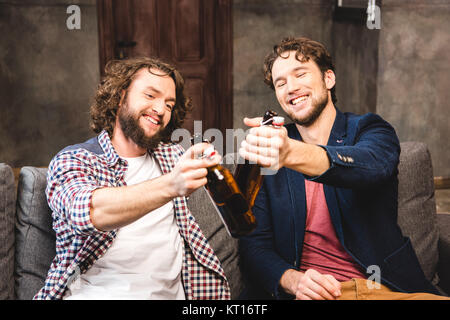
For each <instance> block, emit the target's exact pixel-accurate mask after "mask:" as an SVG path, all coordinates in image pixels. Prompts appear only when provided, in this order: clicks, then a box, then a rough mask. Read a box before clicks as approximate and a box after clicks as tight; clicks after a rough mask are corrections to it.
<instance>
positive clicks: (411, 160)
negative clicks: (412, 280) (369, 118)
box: [398, 142, 439, 284]
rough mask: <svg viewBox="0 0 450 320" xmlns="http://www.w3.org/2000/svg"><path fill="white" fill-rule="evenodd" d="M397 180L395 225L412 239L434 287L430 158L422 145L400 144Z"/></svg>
mask: <svg viewBox="0 0 450 320" xmlns="http://www.w3.org/2000/svg"><path fill="white" fill-rule="evenodd" d="M398 178H399V186H398V224H399V226H400V228H401V229H402V231H403V234H404V235H405V236H408V237H409V238H410V239H411V242H412V245H413V247H414V250H415V251H416V254H417V258H418V259H419V262H420V264H421V266H422V269H423V271H424V273H425V276H426V277H427V279H428V280H430V281H432V283H433V284H437V282H438V281H439V279H438V277H437V273H436V271H437V263H438V259H439V253H438V241H439V231H438V227H437V215H436V203H435V200H434V179H433V168H432V164H431V156H430V153H429V151H428V148H427V146H426V145H425V144H424V143H419V142H403V143H401V153H400V164H399V175H398Z"/></svg>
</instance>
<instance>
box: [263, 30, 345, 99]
mask: <svg viewBox="0 0 450 320" xmlns="http://www.w3.org/2000/svg"><path fill="white" fill-rule="evenodd" d="M287 51H296V54H295V58H296V59H297V60H298V61H300V62H307V61H309V59H312V60H313V61H314V62H315V63H316V64H317V66H318V67H319V69H320V71H321V72H322V73H325V72H326V71H327V70H332V71H333V72H334V73H336V72H335V70H334V65H333V60H332V58H331V55H330V53H329V52H328V51H327V49H326V48H325V46H324V45H323V44H321V43H320V42H317V41H314V40H311V39H308V38H305V37H300V38H293V37H287V38H284V39H283V40H281V43H280V44H277V45H275V46H274V47H273V50H272V52H270V53H269V54H268V55H267V56H266V58H265V60H264V82H265V83H266V84H267V85H268V86H269V87H270V88H272V89H273V90H275V87H274V85H273V79H272V67H273V64H274V62H275V60H276V59H277V58H278V57H282V54H283V53H284V52H287ZM282 58H286V57H284V56H283V57H282ZM331 100H332V101H333V103H334V104H336V102H337V98H336V86H334V87H333V88H332V89H331Z"/></svg>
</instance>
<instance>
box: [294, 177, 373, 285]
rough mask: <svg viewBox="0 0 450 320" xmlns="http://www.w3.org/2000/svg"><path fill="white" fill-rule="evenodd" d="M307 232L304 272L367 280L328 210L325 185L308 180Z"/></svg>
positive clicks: (302, 265)
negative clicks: (342, 243)
mask: <svg viewBox="0 0 450 320" xmlns="http://www.w3.org/2000/svg"><path fill="white" fill-rule="evenodd" d="M305 190H306V208H307V210H306V231H305V238H304V242H303V253H302V261H301V264H300V270H301V271H302V272H305V271H306V270H307V269H315V270H316V271H318V272H320V273H322V274H331V275H332V276H334V277H335V278H336V280H338V281H347V280H350V279H352V278H360V279H361V278H362V279H365V278H366V276H365V275H364V273H363V272H362V270H361V267H360V266H359V265H358V264H357V263H356V262H355V261H354V260H353V258H352V257H351V256H350V255H349V254H348V253H347V252H346V251H345V250H344V248H343V247H342V245H341V243H340V242H339V240H338V238H337V236H336V232H335V230H334V227H333V224H332V222H331V218H330V213H329V211H328V206H327V202H326V200H325V194H324V192H323V184H321V183H317V182H313V181H308V180H305Z"/></svg>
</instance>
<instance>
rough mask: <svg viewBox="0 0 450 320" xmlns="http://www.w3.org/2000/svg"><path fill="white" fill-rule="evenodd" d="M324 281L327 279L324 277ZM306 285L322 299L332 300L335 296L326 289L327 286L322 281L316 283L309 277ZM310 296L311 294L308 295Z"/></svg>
mask: <svg viewBox="0 0 450 320" xmlns="http://www.w3.org/2000/svg"><path fill="white" fill-rule="evenodd" d="M325 281H328V280H326V279H325ZM307 286H308V288H309V289H310V290H312V291H314V293H315V294H317V295H318V296H320V297H321V298H322V299H326V300H334V299H335V296H334V295H333V294H332V293H331V292H329V291H328V289H329V287H328V288H327V287H326V286H325V285H324V282H321V283H318V282H316V281H314V280H312V279H309V282H308V283H307ZM309 296H310V297H312V296H311V295H309Z"/></svg>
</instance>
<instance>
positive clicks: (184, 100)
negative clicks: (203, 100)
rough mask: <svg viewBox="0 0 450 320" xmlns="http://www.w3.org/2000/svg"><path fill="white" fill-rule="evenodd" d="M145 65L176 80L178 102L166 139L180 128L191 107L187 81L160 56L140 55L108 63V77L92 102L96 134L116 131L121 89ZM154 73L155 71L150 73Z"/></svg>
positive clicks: (164, 138)
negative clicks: (185, 85)
mask: <svg viewBox="0 0 450 320" xmlns="http://www.w3.org/2000/svg"><path fill="white" fill-rule="evenodd" d="M142 68H147V69H148V71H149V72H151V69H157V70H159V71H161V72H163V74H165V75H169V76H170V77H171V78H172V79H173V81H174V82H175V93H176V97H175V98H176V104H175V106H174V108H173V109H172V114H171V118H170V121H169V123H168V124H167V127H166V128H165V130H164V132H165V134H164V137H162V141H163V142H169V141H170V136H171V134H172V132H173V131H174V130H175V129H178V128H181V126H182V125H183V122H184V119H185V118H186V116H187V114H188V113H189V112H190V111H191V110H192V103H191V99H190V98H189V97H187V96H186V95H185V92H184V80H183V77H182V76H181V74H180V73H179V72H178V70H177V69H176V68H175V67H174V66H172V65H170V64H168V63H165V62H163V61H161V60H159V59H157V58H151V57H140V58H130V59H126V60H111V61H109V62H108V63H107V64H106V67H105V76H104V77H103V79H102V81H101V82H100V85H99V86H98V89H97V92H96V94H95V100H94V103H93V104H92V105H91V108H90V112H91V129H92V130H94V132H95V133H99V132H101V131H102V130H106V131H107V132H108V134H109V135H110V136H112V135H113V134H114V125H115V122H116V116H117V110H118V108H119V102H120V99H121V96H122V90H125V91H126V90H127V89H128V88H129V86H130V84H131V82H132V81H133V79H134V75H135V74H136V73H137V72H138V71H139V70H141V69H142ZM151 73H152V72H151Z"/></svg>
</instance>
